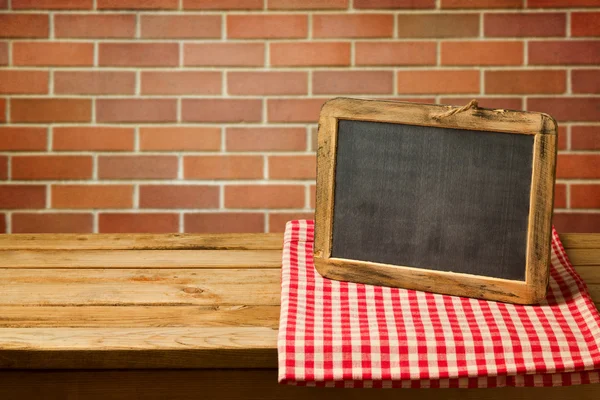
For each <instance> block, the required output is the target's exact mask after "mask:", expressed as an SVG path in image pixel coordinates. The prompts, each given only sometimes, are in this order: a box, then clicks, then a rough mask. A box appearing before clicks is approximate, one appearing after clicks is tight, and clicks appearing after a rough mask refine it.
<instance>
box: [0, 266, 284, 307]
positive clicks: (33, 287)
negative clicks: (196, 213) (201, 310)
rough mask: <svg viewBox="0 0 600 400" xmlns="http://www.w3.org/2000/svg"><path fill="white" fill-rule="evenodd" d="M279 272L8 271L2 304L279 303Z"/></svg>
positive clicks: (3, 281) (3, 282)
mask: <svg viewBox="0 0 600 400" xmlns="http://www.w3.org/2000/svg"><path fill="white" fill-rule="evenodd" d="M280 276H281V271H279V270H278V269H198V270H191V269H145V270H141V269H140V270H134V269H123V270H119V269H103V270H99V269H89V270H77V269H65V270H60V271H57V270H52V269H5V270H3V271H2V279H0V293H1V295H0V305H65V306H66V305H105V306H124V305H218V306H227V305H240V304H242V305H278V304H279V297H280Z"/></svg>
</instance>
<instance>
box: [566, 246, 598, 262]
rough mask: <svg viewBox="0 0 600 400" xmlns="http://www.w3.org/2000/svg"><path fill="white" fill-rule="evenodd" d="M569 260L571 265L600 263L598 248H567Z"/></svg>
mask: <svg viewBox="0 0 600 400" xmlns="http://www.w3.org/2000/svg"><path fill="white" fill-rule="evenodd" d="M569 260H571V264H573V265H597V264H600V248H597V249H569Z"/></svg>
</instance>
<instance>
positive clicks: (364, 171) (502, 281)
mask: <svg viewBox="0 0 600 400" xmlns="http://www.w3.org/2000/svg"><path fill="white" fill-rule="evenodd" d="M452 110H453V109H450V113H448V109H447V108H444V107H441V106H432V105H420V104H411V103H394V102H382V101H367V100H355V99H336V100H332V101H330V102H328V103H327V104H326V106H325V107H324V108H323V111H322V113H321V119H320V128H319V148H318V171H317V206H316V224H317V225H316V242H315V265H316V267H317V270H318V271H319V272H320V273H322V274H323V275H324V276H326V277H330V278H333V279H341V280H349V281H355V282H363V283H371V284H380V285H387V286H398V287H407V288H414V289H421V290H427V291H433V292H439V293H448V294H457V295H463V296H472V297H481V298H488V299H495V300H502V301H509V302H518V303H519V302H520V303H531V302H535V301H538V300H539V299H540V298H542V297H543V296H544V295H545V289H546V285H547V280H548V261H549V258H548V257H549V239H550V236H549V235H550V220H551V217H552V197H553V184H554V165H555V157H556V150H555V149H556V146H555V144H556V126H555V123H554V121H553V120H552V119H551V118H550V117H548V116H546V115H544V114H539V113H523V112H508V111H505V110H485V109H480V108H477V107H470V108H468V109H465V108H464V107H463V109H461V112H460V113H454V114H452V113H451V112H452ZM454 110H456V109H454ZM445 114H449V115H445ZM440 115H441V116H442V117H440ZM444 115H445V116H444Z"/></svg>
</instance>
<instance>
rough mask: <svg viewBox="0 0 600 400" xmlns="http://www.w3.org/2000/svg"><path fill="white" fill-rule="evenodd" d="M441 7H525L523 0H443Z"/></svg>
mask: <svg viewBox="0 0 600 400" xmlns="http://www.w3.org/2000/svg"><path fill="white" fill-rule="evenodd" d="M440 7H441V8H523V0H442V3H441V5H440Z"/></svg>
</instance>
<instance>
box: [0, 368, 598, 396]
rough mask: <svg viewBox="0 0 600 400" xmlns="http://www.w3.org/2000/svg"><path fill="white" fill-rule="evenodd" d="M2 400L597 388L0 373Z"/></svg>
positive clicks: (192, 374)
mask: <svg viewBox="0 0 600 400" xmlns="http://www.w3.org/2000/svg"><path fill="white" fill-rule="evenodd" d="M0 381H1V382H3V384H2V385H0V397H1V398H2V399H4V400H13V399H14V400H17V399H18V400H21V399H35V398H40V395H41V394H43V398H44V399H45V400H63V399H73V400H75V399H86V400H105V399H111V400H130V399H145V400H163V399H170V400H188V399H189V400H192V399H193V400H197V399H198V398H205V399H228V400H242V399H244V400H252V399H261V400H295V399H297V400H300V399H311V400H337V399H339V400H341V399H347V400H361V399H364V400H367V399H369V400H396V399H398V398H401V399H404V400H438V399H439V400H442V399H444V400H505V399H511V400H524V399H543V400H565V399H577V400H595V399H598V398H599V397H600V385H599V384H595V385H579V386H567V387H555V388H553V387H547V388H510V387H509V388H492V389H438V390H436V389H431V390H412V389H389V390H385V389H384V390H378V389H351V390H350V389H331V388H310V387H295V386H289V385H279V384H278V383H277V370H275V369H267V370H239V369H229V370H175V371H174V370H145V371H139V370H138V371H2V372H0Z"/></svg>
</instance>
